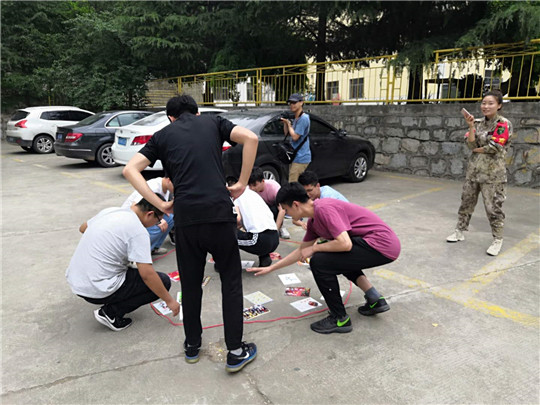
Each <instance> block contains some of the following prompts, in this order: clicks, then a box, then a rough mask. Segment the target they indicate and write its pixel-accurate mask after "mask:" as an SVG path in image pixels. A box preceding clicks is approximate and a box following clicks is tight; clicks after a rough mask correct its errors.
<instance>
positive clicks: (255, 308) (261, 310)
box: [243, 305, 270, 321]
mask: <svg viewBox="0 0 540 405" xmlns="http://www.w3.org/2000/svg"><path fill="white" fill-rule="evenodd" d="M268 312H270V310H269V309H268V308H266V307H265V306H264V305H252V306H250V307H249V308H244V313H243V315H244V320H245V321H248V320H250V319H253V318H256V317H258V316H261V315H264V314H267V313H268Z"/></svg>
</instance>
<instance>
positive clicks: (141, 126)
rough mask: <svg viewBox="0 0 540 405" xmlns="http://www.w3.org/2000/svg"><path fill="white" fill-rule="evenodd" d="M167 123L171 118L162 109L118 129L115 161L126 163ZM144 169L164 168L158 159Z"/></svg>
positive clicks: (211, 110) (209, 110)
mask: <svg viewBox="0 0 540 405" xmlns="http://www.w3.org/2000/svg"><path fill="white" fill-rule="evenodd" d="M199 112H200V113H201V114H220V113H224V112H226V110H220V109H219V108H207V107H199ZM167 125H169V119H168V118H167V115H166V114H165V111H160V112H158V113H155V114H153V115H151V116H149V117H146V118H143V119H142V120H140V121H137V122H134V123H133V124H131V125H127V126H125V127H123V128H120V129H117V130H116V135H115V137H114V143H113V146H112V156H113V159H114V161H115V162H116V163H118V164H121V165H126V164H127V162H129V160H130V159H131V158H132V157H133V155H135V154H136V153H137V152H138V151H139V150H140V149H141V148H142V147H143V146H144V144H145V143H146V142H148V141H149V140H150V138H151V137H152V135H154V134H155V133H156V132H157V131H159V130H160V129H162V128H164V127H166V126H167ZM144 170H163V166H162V165H161V161H159V160H158V161H156V162H155V163H154V165H153V166H148V167H147V168H146V169H144Z"/></svg>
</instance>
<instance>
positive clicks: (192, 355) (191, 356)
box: [184, 341, 201, 364]
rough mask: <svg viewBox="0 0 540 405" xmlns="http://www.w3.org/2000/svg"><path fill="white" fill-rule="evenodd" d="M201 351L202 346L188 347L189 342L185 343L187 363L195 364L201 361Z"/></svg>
mask: <svg viewBox="0 0 540 405" xmlns="http://www.w3.org/2000/svg"><path fill="white" fill-rule="evenodd" d="M200 349H201V344H200V343H199V344H198V345H195V346H192V345H188V343H187V341H184V354H185V355H186V362H187V363H189V364H194V363H197V362H198V361H199V350H200Z"/></svg>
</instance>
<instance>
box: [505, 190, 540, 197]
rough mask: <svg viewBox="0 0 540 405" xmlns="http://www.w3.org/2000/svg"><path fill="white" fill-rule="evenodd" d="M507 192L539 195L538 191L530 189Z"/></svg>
mask: <svg viewBox="0 0 540 405" xmlns="http://www.w3.org/2000/svg"><path fill="white" fill-rule="evenodd" d="M508 194H510V195H512V194H518V195H519V194H521V195H530V196H533V197H540V193H538V192H536V191H532V190H510V191H508Z"/></svg>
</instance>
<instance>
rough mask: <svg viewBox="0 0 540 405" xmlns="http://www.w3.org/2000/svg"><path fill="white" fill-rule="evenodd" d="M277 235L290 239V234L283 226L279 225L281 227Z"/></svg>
mask: <svg viewBox="0 0 540 405" xmlns="http://www.w3.org/2000/svg"><path fill="white" fill-rule="evenodd" d="M279 236H280V237H281V238H283V239H291V234H290V233H289V231H288V230H287V228H285V227H281V229H280V230H279Z"/></svg>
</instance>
